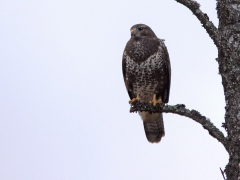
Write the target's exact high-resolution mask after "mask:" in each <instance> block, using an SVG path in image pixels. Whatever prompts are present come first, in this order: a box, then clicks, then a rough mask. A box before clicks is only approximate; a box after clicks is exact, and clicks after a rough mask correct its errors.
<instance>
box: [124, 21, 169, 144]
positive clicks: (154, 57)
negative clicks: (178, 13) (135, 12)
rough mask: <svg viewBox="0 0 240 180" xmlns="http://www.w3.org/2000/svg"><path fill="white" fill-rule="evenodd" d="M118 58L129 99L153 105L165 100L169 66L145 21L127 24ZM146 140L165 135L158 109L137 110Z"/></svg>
mask: <svg viewBox="0 0 240 180" xmlns="http://www.w3.org/2000/svg"><path fill="white" fill-rule="evenodd" d="M130 31H131V38H130V40H129V41H128V42H127V44H126V47H125V49H124V52H123V58H122V72H123V79H124V82H125V86H126V89H127V92H128V95H129V97H130V99H131V100H130V101H129V102H130V103H131V102H135V101H140V102H142V103H150V104H152V105H153V106H156V104H157V103H164V104H165V103H168V100H169V91H170V83H171V66H170V59H169V55H168V51H167V48H166V46H165V44H164V40H162V39H159V38H158V37H157V36H156V35H155V33H154V32H153V31H152V29H151V28H150V27H149V26H147V25H145V24H136V25H134V26H132V27H131V29H130ZM138 113H139V115H140V116H141V118H142V120H143V126H144V129H145V133H146V137H147V139H148V141H149V142H151V143H157V142H159V141H160V140H161V138H162V137H163V136H164V135H165V131H164V124H163V116H162V113H149V112H147V111H143V112H138Z"/></svg>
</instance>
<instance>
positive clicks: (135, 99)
mask: <svg viewBox="0 0 240 180" xmlns="http://www.w3.org/2000/svg"><path fill="white" fill-rule="evenodd" d="M139 100H140V97H139V95H137V97H136V98H133V99H131V100H130V101H129V103H133V102H135V101H139Z"/></svg>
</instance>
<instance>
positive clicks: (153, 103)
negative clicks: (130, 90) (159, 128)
mask: <svg viewBox="0 0 240 180" xmlns="http://www.w3.org/2000/svg"><path fill="white" fill-rule="evenodd" d="M149 103H150V104H152V105H153V106H156V105H157V103H162V98H161V97H160V98H159V99H158V100H157V99H156V94H154V95H153V100H151V101H149Z"/></svg>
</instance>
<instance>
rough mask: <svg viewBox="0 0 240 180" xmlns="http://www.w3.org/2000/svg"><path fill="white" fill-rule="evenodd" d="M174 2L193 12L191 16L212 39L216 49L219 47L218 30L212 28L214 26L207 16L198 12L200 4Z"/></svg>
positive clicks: (189, 0)
mask: <svg viewBox="0 0 240 180" xmlns="http://www.w3.org/2000/svg"><path fill="white" fill-rule="evenodd" d="M176 1H177V2H178V3H180V4H182V5H184V6H186V7H187V8H188V9H190V10H191V11H192V12H193V14H194V15H195V16H196V17H197V18H198V19H199V21H200V22H201V23H202V25H203V27H204V28H205V29H206V31H207V33H208V34H209V36H210V37H211V38H212V40H213V42H214V44H215V45H216V46H217V47H219V44H220V41H219V37H218V30H217V28H216V27H215V26H214V24H213V23H212V22H211V21H209V17H208V15H207V14H205V13H203V12H202V11H201V10H200V4H199V3H198V2H196V1H193V0H176Z"/></svg>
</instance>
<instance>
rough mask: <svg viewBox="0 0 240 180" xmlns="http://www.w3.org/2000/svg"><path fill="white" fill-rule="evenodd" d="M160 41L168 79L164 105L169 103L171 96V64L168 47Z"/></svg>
mask: <svg viewBox="0 0 240 180" xmlns="http://www.w3.org/2000/svg"><path fill="white" fill-rule="evenodd" d="M159 40H160V45H161V46H162V49H163V61H164V66H165V68H164V69H165V75H166V77H167V84H166V89H165V92H164V99H163V102H164V103H168V101H169V94H170V86H171V63H170V58H169V54H168V50H167V47H166V46H165V44H164V42H163V40H161V39H159Z"/></svg>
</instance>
